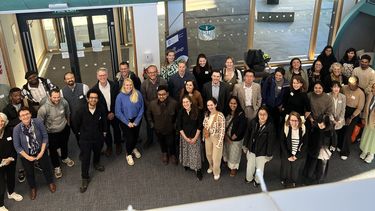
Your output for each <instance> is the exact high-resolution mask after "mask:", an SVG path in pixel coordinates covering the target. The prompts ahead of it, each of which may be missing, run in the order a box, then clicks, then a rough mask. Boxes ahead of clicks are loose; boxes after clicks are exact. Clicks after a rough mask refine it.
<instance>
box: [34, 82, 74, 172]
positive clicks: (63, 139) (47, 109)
mask: <svg viewBox="0 0 375 211" xmlns="http://www.w3.org/2000/svg"><path fill="white" fill-rule="evenodd" d="M38 118H40V119H42V120H43V122H44V125H45V126H46V129H47V133H48V140H49V144H48V149H49V155H50V157H51V161H52V165H53V167H54V168H55V177H56V178H57V179H58V178H61V177H62V172H61V167H60V158H59V154H58V153H57V149H61V161H62V162H63V163H65V164H66V165H67V166H69V167H72V166H74V161H73V160H71V159H70V158H69V157H68V141H69V135H70V127H69V125H68V122H69V118H70V110H69V104H68V102H67V101H66V100H65V99H64V98H61V96H60V90H59V89H52V90H51V93H50V97H49V99H48V100H47V101H46V103H44V104H43V105H42V106H41V107H40V108H39V111H38Z"/></svg>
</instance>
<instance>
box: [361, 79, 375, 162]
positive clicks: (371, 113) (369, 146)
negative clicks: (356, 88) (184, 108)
mask: <svg viewBox="0 0 375 211" xmlns="http://www.w3.org/2000/svg"><path fill="white" fill-rule="evenodd" d="M362 122H363V123H364V125H365V129H364V130H363V134H362V138H361V144H360V145H359V148H360V149H361V150H362V154H361V155H360V157H361V159H362V160H364V161H365V162H366V163H371V162H372V160H373V159H374V153H375V83H374V84H372V87H371V93H369V94H368V95H367V100H366V106H365V108H364V112H363V119H362Z"/></svg>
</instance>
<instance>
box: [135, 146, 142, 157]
mask: <svg viewBox="0 0 375 211" xmlns="http://www.w3.org/2000/svg"><path fill="white" fill-rule="evenodd" d="M133 154H134V156H135V157H136V158H138V159H139V158H141V156H142V155H141V153H140V152H139V151H138V149H137V148H134V149H133Z"/></svg>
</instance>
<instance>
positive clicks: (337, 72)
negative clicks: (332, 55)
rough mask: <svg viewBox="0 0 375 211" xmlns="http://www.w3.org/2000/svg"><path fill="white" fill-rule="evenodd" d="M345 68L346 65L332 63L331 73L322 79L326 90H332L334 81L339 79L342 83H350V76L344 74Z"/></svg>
mask: <svg viewBox="0 0 375 211" xmlns="http://www.w3.org/2000/svg"><path fill="white" fill-rule="evenodd" d="M343 70H344V67H343V66H342V65H341V64H340V63H338V62H335V63H333V64H332V65H331V67H330V68H329V72H330V74H329V75H327V76H326V77H325V78H324V79H323V81H322V82H323V85H324V91H325V92H327V93H328V92H330V89H331V87H332V82H333V81H338V82H339V83H340V84H341V85H344V84H348V78H347V77H346V76H344V75H343V74H342V71H343Z"/></svg>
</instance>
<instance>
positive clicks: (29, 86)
mask: <svg viewBox="0 0 375 211" xmlns="http://www.w3.org/2000/svg"><path fill="white" fill-rule="evenodd" d="M25 79H26V80H27V83H26V84H25V85H23V88H22V95H23V96H24V97H26V98H28V99H29V100H30V101H32V102H33V103H32V105H30V106H33V107H34V109H35V110H38V109H39V107H40V105H41V104H43V103H44V101H45V100H46V99H47V97H48V94H49V93H50V91H51V90H52V89H54V88H57V86H55V85H54V84H53V83H52V82H51V81H50V80H49V79H45V78H42V77H38V72H32V71H28V72H26V74H25Z"/></svg>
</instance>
